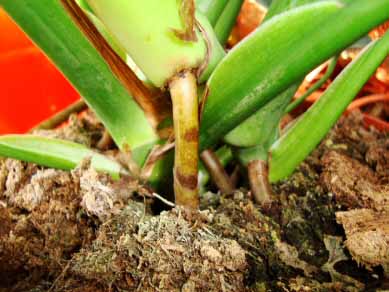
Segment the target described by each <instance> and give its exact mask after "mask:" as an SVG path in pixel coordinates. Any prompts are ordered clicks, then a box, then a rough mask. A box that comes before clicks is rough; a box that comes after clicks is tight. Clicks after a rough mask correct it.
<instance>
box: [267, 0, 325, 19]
mask: <svg viewBox="0 0 389 292" xmlns="http://www.w3.org/2000/svg"><path fill="white" fill-rule="evenodd" d="M318 1H324V0H273V1H272V2H271V5H270V7H269V10H268V11H267V13H266V16H265V19H264V21H267V20H269V19H270V18H272V17H274V16H276V15H278V14H281V13H283V12H285V11H288V10H291V9H293V8H296V7H299V6H302V5H305V4H310V3H314V2H318Z"/></svg>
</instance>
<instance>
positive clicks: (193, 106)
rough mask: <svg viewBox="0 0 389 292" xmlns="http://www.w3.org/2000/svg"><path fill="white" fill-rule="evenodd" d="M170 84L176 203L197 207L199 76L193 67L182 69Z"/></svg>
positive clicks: (192, 207)
mask: <svg viewBox="0 0 389 292" xmlns="http://www.w3.org/2000/svg"><path fill="white" fill-rule="evenodd" d="M169 87H170V94H171V98H172V103H173V120H174V135H175V161H174V193H175V197H176V204H177V205H181V206H184V207H187V208H191V209H197V208H198V207H199V195H198V186H197V184H198V182H197V180H198V178H197V173H198V160H199V158H198V151H199V117H198V98H197V80H196V77H195V76H194V74H193V73H192V72H191V71H183V72H181V73H179V74H177V75H176V76H174V77H173V79H172V80H171V82H170V83H169Z"/></svg>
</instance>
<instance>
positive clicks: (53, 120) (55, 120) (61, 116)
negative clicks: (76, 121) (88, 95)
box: [30, 99, 88, 132]
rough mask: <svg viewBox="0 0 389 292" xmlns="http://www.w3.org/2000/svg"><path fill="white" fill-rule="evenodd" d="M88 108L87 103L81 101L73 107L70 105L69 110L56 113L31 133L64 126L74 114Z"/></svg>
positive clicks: (73, 104)
mask: <svg viewBox="0 0 389 292" xmlns="http://www.w3.org/2000/svg"><path fill="white" fill-rule="evenodd" d="M87 108H88V106H87V105H86V103H85V101H84V100H82V99H80V100H78V101H76V102H74V103H72V104H71V105H69V106H68V107H67V108H65V109H63V110H62V111H60V112H58V113H56V114H55V115H53V116H51V117H50V118H48V119H47V120H45V121H43V122H41V123H39V124H38V125H36V126H35V127H34V128H32V129H31V130H30V132H32V131H34V130H51V129H54V128H56V127H57V126H59V125H60V124H62V123H63V122H66V121H67V120H68V119H69V116H70V115H71V114H73V113H79V112H81V111H83V110H85V109H87Z"/></svg>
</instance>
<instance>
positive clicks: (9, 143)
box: [0, 135, 127, 179]
mask: <svg viewBox="0 0 389 292" xmlns="http://www.w3.org/2000/svg"><path fill="white" fill-rule="evenodd" d="M0 156H3V157H9V158H14V159H18V160H23V161H26V162H32V163H36V164H39V165H42V166H46V167H53V168H57V169H63V170H71V169H74V168H75V167H76V166H77V165H79V164H80V163H81V162H82V161H83V160H84V159H86V158H90V159H91V166H92V167H93V168H95V169H96V170H98V171H102V172H107V173H109V174H111V176H112V177H113V178H115V179H117V178H119V177H120V174H127V172H126V171H125V170H124V169H123V168H122V167H121V166H120V165H119V164H118V163H116V162H115V161H113V160H111V159H109V158H107V157H105V156H104V155H101V154H99V153H96V152H93V151H92V150H90V149H88V148H87V147H85V146H84V145H81V144H77V143H73V142H69V141H65V140H60V139H52V138H47V137H40V136H34V135H6V136H1V137H0Z"/></svg>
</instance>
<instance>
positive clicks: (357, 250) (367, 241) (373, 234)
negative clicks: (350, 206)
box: [336, 209, 389, 276]
mask: <svg viewBox="0 0 389 292" xmlns="http://www.w3.org/2000/svg"><path fill="white" fill-rule="evenodd" d="M336 218H337V220H338V222H339V224H342V225H343V227H344V229H345V232H346V236H347V240H346V241H345V245H346V247H347V248H348V250H349V251H350V253H351V255H352V256H353V258H354V259H355V260H356V261H357V262H358V263H361V264H363V265H365V266H366V267H368V268H371V267H375V266H382V267H383V268H384V270H385V272H386V274H387V276H389V252H388V251H389V210H386V211H382V212H378V211H374V210H371V209H357V210H351V211H347V212H338V213H337V214H336Z"/></svg>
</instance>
